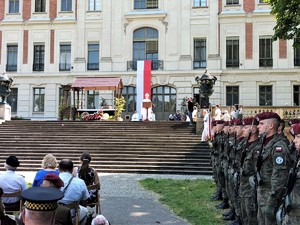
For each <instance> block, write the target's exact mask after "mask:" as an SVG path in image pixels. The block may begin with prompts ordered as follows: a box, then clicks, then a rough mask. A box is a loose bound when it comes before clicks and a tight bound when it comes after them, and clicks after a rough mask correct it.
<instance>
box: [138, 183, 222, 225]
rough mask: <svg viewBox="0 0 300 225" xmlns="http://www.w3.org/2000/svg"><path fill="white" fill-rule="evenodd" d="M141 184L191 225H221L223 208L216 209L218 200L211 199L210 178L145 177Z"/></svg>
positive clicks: (212, 188) (212, 191)
mask: <svg viewBox="0 0 300 225" xmlns="http://www.w3.org/2000/svg"><path fill="white" fill-rule="evenodd" d="M140 183H141V185H142V186H143V187H144V188H146V189H148V190H151V191H153V192H155V193H157V194H159V195H160V199H159V201H160V202H161V203H163V204H165V205H167V206H169V207H170V208H171V209H172V210H173V212H174V213H175V214H177V215H178V216H180V217H182V218H185V219H186V220H187V221H189V222H190V223H191V224H193V225H223V224H226V221H224V220H223V219H222V214H221V213H222V212H224V210H220V209H216V208H215V205H216V204H218V203H219V202H215V201H211V200H210V196H212V195H213V193H214V191H215V184H214V182H213V181H211V180H171V179H145V180H141V181H140Z"/></svg>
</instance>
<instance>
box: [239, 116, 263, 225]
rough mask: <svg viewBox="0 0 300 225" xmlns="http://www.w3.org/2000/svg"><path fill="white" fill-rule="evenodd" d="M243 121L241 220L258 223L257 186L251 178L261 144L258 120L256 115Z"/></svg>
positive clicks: (248, 224) (247, 224)
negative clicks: (251, 183)
mask: <svg viewBox="0 0 300 225" xmlns="http://www.w3.org/2000/svg"><path fill="white" fill-rule="evenodd" d="M242 122H243V134H242V135H243V137H244V138H245V139H246V140H247V143H246V145H245V148H244V149H243V152H242V159H241V166H240V167H241V169H240V170H241V172H240V186H239V193H240V197H241V220H242V222H243V225H256V224H257V219H256V216H257V210H256V206H257V199H256V187H255V186H253V187H252V186H251V185H250V182H249V179H250V177H253V176H254V175H255V174H256V161H257V151H259V148H260V146H261V142H260V139H259V138H258V129H257V125H258V121H257V120H256V119H255V118H254V117H250V118H245V119H243V120H242Z"/></svg>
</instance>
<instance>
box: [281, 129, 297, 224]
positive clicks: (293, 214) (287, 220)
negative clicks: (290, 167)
mask: <svg viewBox="0 0 300 225" xmlns="http://www.w3.org/2000/svg"><path fill="white" fill-rule="evenodd" d="M290 132H291V134H292V135H293V137H294V140H293V142H294V144H295V148H296V151H297V157H296V159H295V160H294V165H295V166H296V167H295V173H296V174H297V176H296V180H295V183H294V186H293V188H292V190H291V193H290V195H289V196H290V200H291V211H290V212H289V213H287V214H286V215H285V216H284V218H283V221H282V225H298V224H300V192H299V190H300V165H299V155H300V123H295V124H293V125H291V128H290Z"/></svg>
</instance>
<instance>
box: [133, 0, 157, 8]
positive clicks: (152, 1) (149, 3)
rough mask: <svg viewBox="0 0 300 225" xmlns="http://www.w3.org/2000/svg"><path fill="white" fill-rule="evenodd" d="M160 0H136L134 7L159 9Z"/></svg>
mask: <svg viewBox="0 0 300 225" xmlns="http://www.w3.org/2000/svg"><path fill="white" fill-rule="evenodd" d="M157 8H158V0H134V9H157Z"/></svg>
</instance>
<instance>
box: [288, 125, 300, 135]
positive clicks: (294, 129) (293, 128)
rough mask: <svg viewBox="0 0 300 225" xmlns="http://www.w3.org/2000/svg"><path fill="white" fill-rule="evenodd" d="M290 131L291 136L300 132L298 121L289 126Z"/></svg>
mask: <svg viewBox="0 0 300 225" xmlns="http://www.w3.org/2000/svg"><path fill="white" fill-rule="evenodd" d="M290 132H291V134H292V135H293V136H296V135H297V134H300V123H295V124H293V125H292V126H291V128H290Z"/></svg>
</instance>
